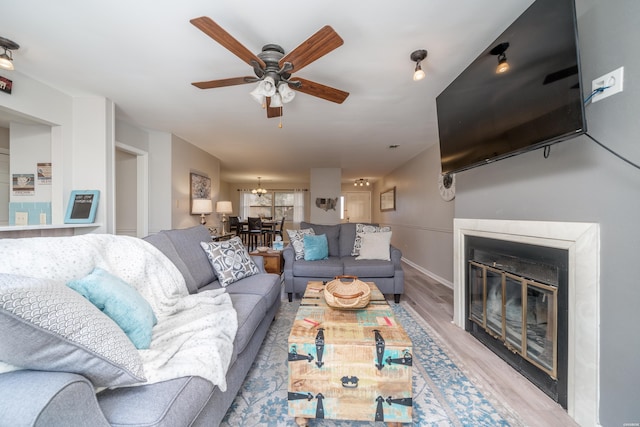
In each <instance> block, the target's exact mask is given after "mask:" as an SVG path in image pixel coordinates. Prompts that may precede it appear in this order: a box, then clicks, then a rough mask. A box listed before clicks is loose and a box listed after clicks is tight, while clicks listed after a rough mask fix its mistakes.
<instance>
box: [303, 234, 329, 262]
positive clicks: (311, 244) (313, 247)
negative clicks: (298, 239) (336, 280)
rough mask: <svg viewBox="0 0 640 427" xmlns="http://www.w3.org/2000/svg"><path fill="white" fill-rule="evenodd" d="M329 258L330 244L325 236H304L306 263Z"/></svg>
mask: <svg viewBox="0 0 640 427" xmlns="http://www.w3.org/2000/svg"><path fill="white" fill-rule="evenodd" d="M327 258H329V243H328V241H327V236H326V235H325V234H319V235H317V236H315V235H311V234H305V235H304V259H305V260H306V261H317V260H320V259H327Z"/></svg>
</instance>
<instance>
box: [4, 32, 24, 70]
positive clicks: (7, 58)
mask: <svg viewBox="0 0 640 427" xmlns="http://www.w3.org/2000/svg"><path fill="white" fill-rule="evenodd" d="M0 47H1V48H2V49H4V52H2V54H0V68H2V69H4V70H13V69H14V68H13V55H12V53H11V51H12V50H18V49H20V46H19V45H18V44H17V43H16V42H13V41H11V40H9V39H5V38H4V37H0Z"/></svg>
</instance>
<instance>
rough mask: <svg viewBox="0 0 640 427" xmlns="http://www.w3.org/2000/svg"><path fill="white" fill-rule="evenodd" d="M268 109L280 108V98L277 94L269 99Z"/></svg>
mask: <svg viewBox="0 0 640 427" xmlns="http://www.w3.org/2000/svg"><path fill="white" fill-rule="evenodd" d="M269 107H271V108H279V107H282V97H281V96H280V94H279V93H278V92H276V93H274V94H273V96H272V97H271V102H270V103H269Z"/></svg>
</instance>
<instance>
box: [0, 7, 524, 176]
mask: <svg viewBox="0 0 640 427" xmlns="http://www.w3.org/2000/svg"><path fill="white" fill-rule="evenodd" d="M531 3H532V0H457V1H454V2H452V1H450V0H429V1H426V0H411V1H410V0H396V1H393V2H388V1H376V0H373V1H371V0H370V1H356V0H351V1H344V0H342V1H337V0H322V1H320V0H308V1H304V2H289V3H287V4H284V3H279V2H278V3H275V7H269V3H268V2H264V1H257V0H245V1H231V0H217V1H214V0H181V1H180V2H177V1H175V0H160V1H158V0H135V1H129V0H128V1H125V0H111V1H101V2H97V1H86V0H60V1H51V0H20V1H19V2H18V1H12V2H8V3H7V4H4V5H3V6H2V13H0V36H2V37H5V38H9V39H11V40H13V41H15V42H16V43H18V44H19V45H20V49H19V50H17V51H15V52H14V53H13V57H14V63H15V67H16V70H19V71H20V72H22V73H24V74H26V75H28V76H30V77H32V78H34V79H37V80H40V81H42V82H44V83H47V84H50V85H51V86H54V87H56V88H58V89H60V90H62V91H64V92H66V93H68V94H70V95H72V96H86V95H98V96H104V97H106V98H109V99H111V100H113V101H114V102H115V104H116V114H117V117H118V119H120V120H122V121H125V122H128V123H131V124H133V125H136V126H139V127H143V128H148V129H154V130H159V131H165V132H170V133H173V134H175V135H177V136H179V137H180V138H183V139H184V140H186V141H189V142H190V143H192V144H194V145H196V146H198V147H200V148H202V149H203V150H205V151H207V152H209V153H211V154H212V155H214V156H216V157H218V158H219V159H220V160H221V162H222V179H224V180H226V181H228V182H247V181H253V180H256V178H257V177H258V176H261V177H263V181H266V182H306V181H308V179H309V169H310V168H312V167H332V168H333V167H339V168H342V177H343V181H344V182H347V181H350V180H353V179H355V178H360V177H364V178H369V179H370V180H373V181H375V180H376V179H378V178H380V177H382V176H384V175H385V174H387V173H389V172H391V171H392V170H393V169H395V168H396V167H398V166H400V165H401V164H403V163H404V162H406V161H407V160H409V159H410V158H412V157H414V156H415V155H417V154H418V153H420V152H421V151H423V150H425V149H426V148H428V147H430V146H432V145H434V144H437V142H438V130H437V119H436V107H435V98H436V96H437V95H438V94H439V93H440V92H441V91H442V90H443V89H444V88H445V87H446V86H447V85H448V84H449V83H450V82H451V81H452V80H453V79H454V78H455V77H456V76H457V75H458V74H459V73H460V72H461V71H462V70H463V69H464V68H465V67H466V66H467V65H468V64H469V63H470V62H471V61H472V60H473V59H474V58H475V57H476V56H477V55H478V54H479V53H480V52H482V51H483V50H484V49H485V48H486V47H487V46H488V45H489V44H490V43H491V42H492V41H493V40H494V39H495V38H496V37H497V36H498V35H499V34H500V33H501V32H502V31H503V30H504V29H505V28H506V27H507V26H508V25H509V24H510V23H511V22H512V21H513V20H514V19H515V18H516V17H517V16H519V15H520V14H521V13H522V12H523V11H524V10H525V9H526V8H527V7H528V6H529V4H531ZM203 15H204V16H209V17H210V18H212V19H213V20H214V21H216V22H217V23H218V24H219V25H220V26H222V27H223V28H224V29H225V30H226V31H227V32H229V33H230V34H231V35H233V36H234V37H235V38H236V39H237V40H238V41H240V42H241V43H242V44H244V45H245V46H246V47H247V48H248V49H249V50H251V51H253V52H255V53H258V52H260V50H261V48H262V46H263V45H264V44H267V43H276V44H279V45H281V46H282V47H283V48H284V49H285V51H286V52H289V51H291V50H292V49H294V48H295V47H296V46H298V45H299V44H300V43H302V42H303V41H304V40H306V39H307V38H308V37H310V36H311V35H312V34H313V33H315V32H316V31H317V30H319V29H320V28H321V27H322V26H324V25H330V26H332V27H333V29H334V30H335V31H336V32H337V33H338V34H339V35H340V36H341V37H342V39H343V40H344V45H343V46H341V47H339V48H338V49H336V50H334V51H332V52H330V53H329V54H327V55H326V56H324V57H322V58H320V59H318V60H317V61H315V62H313V63H312V64H310V65H308V66H307V67H305V68H304V69H303V70H301V71H300V73H299V74H295V73H294V75H298V76H300V77H303V78H305V79H308V80H313V81H315V82H318V83H322V84H324V85H328V86H332V87H335V88H338V89H341V90H345V91H347V92H349V93H350V96H349V97H348V98H347V100H346V101H345V102H344V103H343V104H334V103H332V102H329V101H325V100H322V99H319V98H315V97H312V96H309V95H306V94H304V93H298V94H297V96H296V98H295V99H294V100H293V102H291V103H290V104H286V105H285V107H284V117H283V127H282V129H280V128H278V119H267V118H266V114H265V111H264V110H262V109H261V108H260V106H259V105H258V104H257V103H256V102H255V101H254V100H253V98H251V97H250V96H249V92H250V91H251V90H252V89H253V87H254V84H247V85H241V86H231V87H226V88H218V89H208V90H201V89H197V88H195V87H194V86H192V85H191V84H190V83H191V82H195V81H204V80H214V79H223V78H229V77H240V76H246V75H251V74H252V70H251V68H250V67H249V66H248V65H247V64H245V63H244V62H242V61H241V60H240V59H239V58H237V57H236V56H235V55H233V54H232V53H230V52H229V51H227V50H226V49H225V48H223V47H222V46H220V45H219V44H218V43H216V42H215V41H214V40H212V39H211V38H209V37H208V36H206V35H205V34H204V33H202V32H201V31H200V30H198V29H197V28H196V27H194V26H193V25H191V24H190V23H189V20H190V19H192V18H195V17H198V16H203ZM416 49H427V50H428V52H429V55H428V57H427V59H426V60H425V61H424V62H423V69H424V70H425V71H426V73H427V77H426V78H425V79H424V80H422V81H419V82H414V81H413V80H412V78H411V76H412V73H413V67H414V65H415V64H414V63H412V62H411V61H410V59H409V55H410V54H411V52H412V51H414V50H416ZM2 74H3V75H5V76H6V77H8V78H11V73H10V72H5V71H3V72H2ZM391 144H398V145H399V147H398V148H395V149H390V148H389V145H391Z"/></svg>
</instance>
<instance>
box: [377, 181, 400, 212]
mask: <svg viewBox="0 0 640 427" xmlns="http://www.w3.org/2000/svg"><path fill="white" fill-rule="evenodd" d="M395 210H396V187H393V188H390V189H388V190H385V191H383V192H382V193H380V211H381V212H387V211H395Z"/></svg>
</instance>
